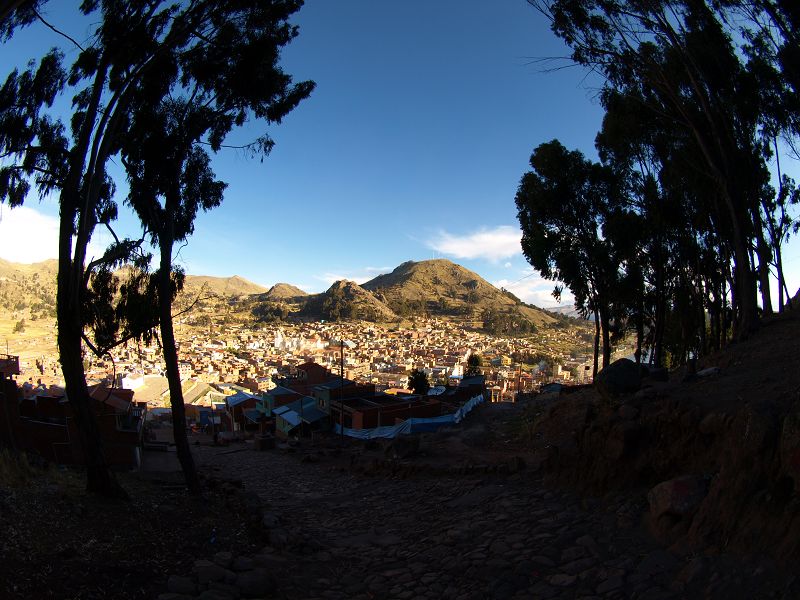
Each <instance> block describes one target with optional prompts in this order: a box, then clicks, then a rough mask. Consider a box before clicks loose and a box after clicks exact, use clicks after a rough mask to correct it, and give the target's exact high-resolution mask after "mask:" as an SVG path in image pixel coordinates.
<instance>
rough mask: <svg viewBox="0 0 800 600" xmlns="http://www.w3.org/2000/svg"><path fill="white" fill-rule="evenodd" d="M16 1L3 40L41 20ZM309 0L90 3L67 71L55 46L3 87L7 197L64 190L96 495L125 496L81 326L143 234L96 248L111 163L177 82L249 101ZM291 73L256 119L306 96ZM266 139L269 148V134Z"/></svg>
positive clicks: (65, 316) (77, 406)
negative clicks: (67, 99) (103, 281)
mask: <svg viewBox="0 0 800 600" xmlns="http://www.w3.org/2000/svg"><path fill="white" fill-rule="evenodd" d="M17 4H19V6H17V7H15V8H16V10H15V11H13V12H10V13H8V14H6V15H0V16H3V17H4V18H3V19H2V21H1V22H0V26H2V28H0V34H2V35H4V36H6V37H8V36H10V35H12V34H13V31H14V28H15V27H17V26H20V25H25V24H27V23H30V22H31V21H32V20H33V19H34V18H35V19H39V20H43V17H42V16H41V15H40V14H39V12H38V10H36V9H38V8H40V7H42V6H43V5H45V4H46V2H42V1H32V2H24V3H17ZM301 5H302V2H301V0H261V1H259V0H227V1H225V0H194V1H191V2H190V1H175V2H172V1H166V0H140V1H137V2H130V1H126V0H84V1H83V2H82V3H81V4H80V11H81V12H82V13H83V14H84V16H85V17H86V18H87V20H90V21H91V22H92V23H97V27H96V29H95V31H94V35H93V36H92V37H91V38H90V39H89V40H88V41H87V42H83V43H79V42H77V41H75V40H74V39H73V38H69V37H68V36H65V39H67V40H68V41H69V44H70V45H71V46H72V48H73V49H74V50H76V52H77V54H75V59H74V61H73V62H72V64H71V65H70V66H69V68H67V67H66V66H65V65H64V54H63V52H62V51H60V50H58V49H53V50H51V51H49V52H47V53H45V54H44V55H43V56H42V57H41V58H40V59H39V60H38V61H36V62H32V63H31V64H30V65H29V67H28V68H27V69H26V70H24V71H23V72H21V73H20V72H19V71H18V70H15V71H13V72H12V73H11V74H10V75H9V76H8V77H7V79H6V81H5V83H4V84H3V85H2V87H0V157H2V159H3V163H2V166H0V201H2V202H8V203H9V204H11V205H12V206H16V205H19V204H22V202H23V201H24V200H25V198H26V196H27V194H28V192H29V191H30V190H31V187H32V186H33V187H35V188H36V191H38V193H39V194H40V195H42V196H43V195H46V194H50V193H53V194H57V196H58V202H59V209H60V225H59V259H58V260H59V270H58V279H57V318H58V349H59V353H60V360H61V366H62V372H63V375H64V379H65V384H66V393H67V396H68V397H69V401H70V403H71V405H72V406H73V409H74V413H75V419H76V424H77V425H78V429H79V431H80V434H81V435H80V438H81V440H80V441H81V445H82V449H83V453H84V455H85V457H86V465H87V489H88V490H89V491H91V492H96V493H99V494H103V495H106V496H124V495H125V493H124V491H123V490H122V489H121V487H120V486H119V484H118V483H117V481H116V480H115V478H114V476H113V474H112V473H111V471H110V470H109V468H108V464H107V461H106V458H105V456H104V452H103V448H102V442H101V439H100V435H99V431H98V428H97V424H96V422H95V420H94V417H93V414H92V412H91V410H90V407H89V395H88V389H87V385H86V378H85V372H84V367H83V360H82V347H81V344H82V340H83V339H84V327H85V326H86V325H87V323H88V321H89V320H91V319H92V318H94V317H93V316H92V315H90V314H88V312H89V311H87V303H86V301H87V300H88V299H89V294H88V293H87V286H88V285H89V282H90V280H91V279H92V274H93V273H94V272H95V270H102V269H103V268H108V267H109V266H110V265H113V264H116V263H118V261H120V260H126V257H128V256H130V253H131V252H133V251H134V249H136V248H137V247H138V243H137V241H136V240H119V241H116V239H115V242H114V243H113V244H112V245H111V246H110V247H109V249H108V250H106V252H105V253H104V254H103V255H102V256H101V257H99V258H97V259H91V257H88V256H87V254H88V248H89V242H90V241H91V239H92V236H93V234H94V232H95V229H96V227H97V226H98V225H100V226H104V227H109V228H110V227H111V224H112V223H113V221H114V220H115V219H116V217H117V211H118V206H117V203H116V200H115V191H116V188H115V185H114V181H113V180H112V178H111V177H110V175H109V173H108V170H107V166H108V164H109V161H111V160H112V159H113V158H114V157H116V156H119V155H120V153H121V152H122V150H123V147H124V145H125V143H126V141H127V140H128V139H129V134H131V132H132V129H131V128H132V124H133V123H134V121H135V119H136V116H137V114H141V111H142V110H145V107H147V106H159V105H161V104H162V103H163V102H166V101H167V100H168V99H169V96H170V94H171V93H173V92H175V91H176V89H178V88H180V89H181V90H192V89H201V90H204V91H208V92H209V94H210V96H209V97H207V98H206V101H207V103H208V110H210V111H213V110H215V108H216V107H217V106H219V105H220V103H222V104H223V105H225V102H234V100H233V99H235V98H237V97H242V96H245V97H249V94H250V93H251V90H250V89H249V88H250V85H251V79H254V80H257V79H258V77H257V73H256V71H257V69H259V68H261V67H263V66H264V65H265V64H274V60H276V57H277V55H278V52H279V49H280V47H281V46H282V45H283V44H285V43H286V38H287V35H288V37H292V36H293V35H294V32H295V30H294V28H293V27H292V26H291V25H289V24H288V23H287V22H286V19H287V18H288V17H289V16H290V15H291V14H293V13H294V12H295V11H296V10H298V9H299V8H300V6H301ZM23 11H25V12H23ZM48 25H49V26H51V27H52V25H50V24H48ZM53 28H54V29H57V28H55V27H53ZM235 36H239V37H238V39H236V40H234V39H233V38H234V37H235ZM234 42H236V43H238V44H240V45H239V48H241V49H243V51H242V52H238V53H237V52H234V53H233V54H231V55H229V56H222V55H221V53H220V52H218V51H217V49H216V48H215V47H214V45H215V44H219V43H221V44H222V47H223V48H227V49H230V48H231V45H232V44H233V43H234ZM287 78H288V76H285V75H284V78H283V79H280V78H279V79H277V80H274V81H273V84H274V85H275V86H276V91H275V95H273V96H271V97H272V102H271V103H270V104H269V106H268V107H267V106H265V105H263V104H262V105H258V107H253V108H254V109H253V111H252V112H253V114H254V116H255V117H256V118H266V119H268V120H270V119H272V120H276V119H275V118H274V117H276V116H277V117H278V118H279V116H280V115H281V114H284V112H288V110H290V109H291V107H292V106H294V104H295V103H296V101H298V96H297V94H288V95H285V96H282V95H281V93H280V85H281V84H283V85H287V86H288V82H287ZM225 86H229V87H225ZM308 86H310V84H308V85H307V86H306V88H307V89H308ZM259 91H260V92H264V91H265V90H264V89H260V90H259ZM299 91H302V86H301V88H300V90H299ZM59 93H67V94H71V96H72V109H73V114H72V117H71V119H70V121H69V124H68V125H67V124H65V123H64V122H62V120H61V119H60V115H59V114H58V113H57V111H56V110H54V109H53V102H54V100H55V98H56V96H57V95H58V94H59ZM300 96H302V93H301V94H300ZM229 105H230V104H228V105H226V106H229ZM247 108H251V107H250V106H247ZM247 114H249V113H248V112H247V111H245V110H242V111H240V112H236V111H233V112H231V113H228V114H227V115H224V116H220V118H219V120H218V121H217V123H218V127H217V128H216V129H215V128H211V129H209V130H208V140H207V141H208V142H209V143H210V144H211V146H212V148H213V147H218V146H219V144H221V143H222V139H223V138H224V133H225V132H226V131H229V130H230V128H231V127H234V126H238V125H241V124H243V123H244V121H245V119H246V117H247ZM226 123H227V125H226ZM226 127H227V128H226ZM136 135H140V134H139V133H137V134H136ZM261 142H263V143H264V144H267V146H268V140H267V139H265V138H261ZM201 162H202V160H201ZM150 233H154V232H152V231H151V232H150ZM156 235H157V234H156ZM98 272H99V271H98ZM140 283H141V282H140ZM100 287H102V286H100ZM132 288H136V290H138V292H139V293H143V292H142V291H143V290H145V291H146V290H147V288H148V286H147V285H144V284H142V285H135V286H132V287H131V288H126V289H132ZM108 289H110V288H108V286H106V291H108ZM162 296H164V294H162Z"/></svg>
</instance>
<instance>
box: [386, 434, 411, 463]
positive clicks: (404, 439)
mask: <svg viewBox="0 0 800 600" xmlns="http://www.w3.org/2000/svg"><path fill="white" fill-rule="evenodd" d="M417 452H419V436H416V435H400V436H398V437H396V438H395V439H393V440H392V441H391V442H390V443H389V444H388V445H387V446H386V449H385V450H384V453H385V454H386V456H388V457H390V458H394V459H398V458H411V457H412V456H415V455H416V454H417Z"/></svg>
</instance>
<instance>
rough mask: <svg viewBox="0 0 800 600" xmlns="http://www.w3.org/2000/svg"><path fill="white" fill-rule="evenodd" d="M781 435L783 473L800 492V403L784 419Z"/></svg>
mask: <svg viewBox="0 0 800 600" xmlns="http://www.w3.org/2000/svg"><path fill="white" fill-rule="evenodd" d="M780 435H781V437H780V458H781V471H782V472H783V474H784V475H785V476H786V477H788V478H789V479H790V480H791V481H792V487H793V488H794V489H795V490H800V401H797V402H795V404H794V406H792V408H791V410H790V411H789V413H788V414H787V415H786V417H785V418H784V419H783V425H782V427H781V434H780Z"/></svg>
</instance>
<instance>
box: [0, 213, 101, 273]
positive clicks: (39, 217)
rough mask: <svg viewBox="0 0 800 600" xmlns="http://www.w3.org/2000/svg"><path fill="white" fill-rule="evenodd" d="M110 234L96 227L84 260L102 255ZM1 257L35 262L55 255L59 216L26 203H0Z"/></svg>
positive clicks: (14, 260) (55, 256)
mask: <svg viewBox="0 0 800 600" xmlns="http://www.w3.org/2000/svg"><path fill="white" fill-rule="evenodd" d="M111 241H112V238H111V235H110V234H109V233H108V232H106V231H105V230H103V229H100V228H98V229H97V230H96V231H95V234H94V235H93V236H92V241H91V242H90V243H89V247H88V249H87V251H86V258H87V261H88V260H91V259H92V258H97V257H99V256H101V255H102V254H103V249H104V248H105V247H106V246H107V245H108V244H109V243H110V242H111ZM0 258H4V259H5V260H8V261H11V262H18V263H25V264H30V263H35V262H41V261H43V260H47V259H49V258H58V217H53V216H50V215H46V214H44V213H41V212H39V211H38V210H35V209H33V208H29V207H27V206H18V207H16V208H13V209H12V208H9V207H7V206H0Z"/></svg>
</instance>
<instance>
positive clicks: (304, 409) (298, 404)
mask: <svg viewBox="0 0 800 600" xmlns="http://www.w3.org/2000/svg"><path fill="white" fill-rule="evenodd" d="M272 414H273V415H274V416H275V434H276V435H277V436H278V437H284V438H286V437H289V436H292V435H299V436H301V437H307V436H309V435H311V434H312V432H314V431H321V430H322V429H324V428H325V427H326V425H327V421H328V415H327V414H326V413H324V412H322V411H321V410H319V408H317V399H316V398H312V397H310V396H306V397H303V398H300V399H299V400H295V401H294V402H292V403H290V404H284V405H283V406H279V407H278V408H276V409H275V410H274V411H272Z"/></svg>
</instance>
